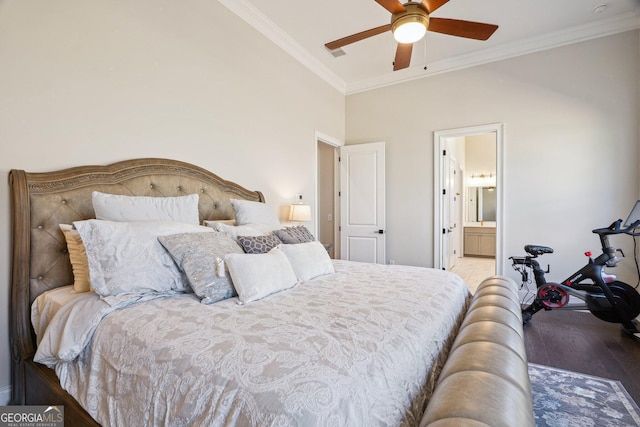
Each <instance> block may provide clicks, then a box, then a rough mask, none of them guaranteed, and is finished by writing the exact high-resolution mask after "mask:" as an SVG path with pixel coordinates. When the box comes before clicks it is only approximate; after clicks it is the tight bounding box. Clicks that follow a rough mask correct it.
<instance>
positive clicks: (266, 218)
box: [231, 199, 280, 231]
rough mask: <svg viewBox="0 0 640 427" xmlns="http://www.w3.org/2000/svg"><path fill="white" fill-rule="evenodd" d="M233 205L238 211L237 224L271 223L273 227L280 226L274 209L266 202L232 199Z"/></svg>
mask: <svg viewBox="0 0 640 427" xmlns="http://www.w3.org/2000/svg"><path fill="white" fill-rule="evenodd" d="M231 205H232V206H233V210H234V211H235V212H236V224H238V225H246V224H269V225H271V226H273V229H276V228H280V220H279V219H278V217H277V216H276V214H275V212H274V211H273V209H271V208H270V207H269V206H267V205H266V204H265V203H261V202H252V201H250V200H239V199H231ZM270 231H271V230H270Z"/></svg>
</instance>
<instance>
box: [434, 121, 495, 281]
mask: <svg viewBox="0 0 640 427" xmlns="http://www.w3.org/2000/svg"><path fill="white" fill-rule="evenodd" d="M504 132H505V130H504V123H490V124H486V125H478V126H469V127H462V128H455V129H447V130H439V131H435V132H434V133H433V183H434V185H433V267H434V268H438V269H443V268H444V265H443V253H442V244H443V242H442V224H443V217H442V216H443V214H444V209H443V206H442V205H443V203H442V188H443V185H444V177H443V176H442V174H443V173H444V155H443V150H444V148H445V140H446V139H448V138H455V137H463V136H471V135H477V134H484V133H495V134H496V199H497V200H496V258H495V259H496V274H504V260H503V258H504V255H503V254H504V232H503V230H504V192H505V188H504V138H505V135H504ZM461 228H462V227H461ZM445 265H446V264H445Z"/></svg>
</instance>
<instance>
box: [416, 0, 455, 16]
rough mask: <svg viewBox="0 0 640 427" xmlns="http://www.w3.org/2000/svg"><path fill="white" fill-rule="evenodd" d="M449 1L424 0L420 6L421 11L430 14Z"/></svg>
mask: <svg viewBox="0 0 640 427" xmlns="http://www.w3.org/2000/svg"><path fill="white" fill-rule="evenodd" d="M448 1H449V0H422V3H420V5H419V6H420V9H422V10H424V11H426V12H427V13H429V14H430V13H433V12H434V11H435V10H436V9H438V8H439V7H440V6H442V5H443V4H445V3H447V2H448Z"/></svg>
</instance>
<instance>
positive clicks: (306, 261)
mask: <svg viewBox="0 0 640 427" xmlns="http://www.w3.org/2000/svg"><path fill="white" fill-rule="evenodd" d="M278 248H280V250H281V251H282V252H284V254H285V255H286V256H287V259H288V260H289V263H290V264H291V267H292V268H293V271H294V273H295V274H296V277H297V278H298V280H300V281H303V282H304V281H306V280H311V279H313V278H314V277H318V276H323V275H325V274H332V273H335V269H334V268H333V262H332V261H331V258H329V254H328V253H327V250H326V249H325V248H324V246H322V243H320V242H318V241H313V242H307V243H296V244H292V245H280V246H278Z"/></svg>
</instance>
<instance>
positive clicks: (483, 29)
mask: <svg viewBox="0 0 640 427" xmlns="http://www.w3.org/2000/svg"><path fill="white" fill-rule="evenodd" d="M497 29H498V26H497V25H493V24H483V23H482V22H472V21H463V20H461V19H446V18H431V17H430V18H429V28H427V30H429V31H434V32H436V33H442V34H449V35H450V36H458V37H465V38H468V39H475V40H487V39H488V38H489V37H491V35H492V34H493V33H494V32H495V31H496V30H497Z"/></svg>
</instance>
